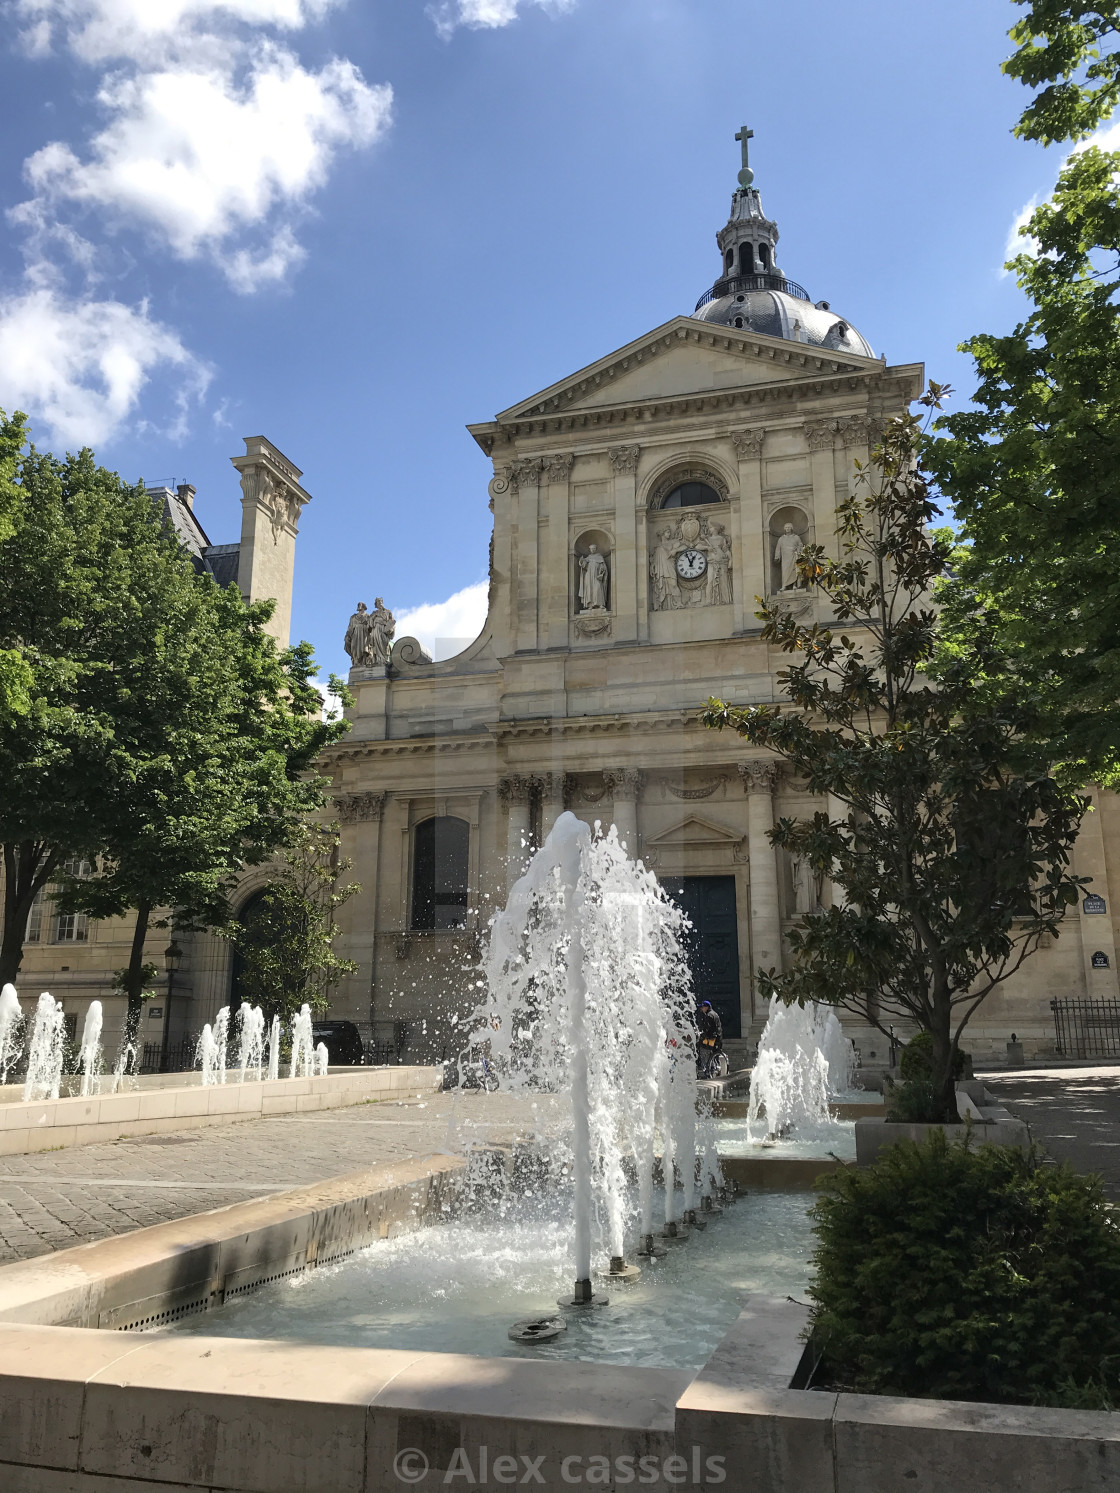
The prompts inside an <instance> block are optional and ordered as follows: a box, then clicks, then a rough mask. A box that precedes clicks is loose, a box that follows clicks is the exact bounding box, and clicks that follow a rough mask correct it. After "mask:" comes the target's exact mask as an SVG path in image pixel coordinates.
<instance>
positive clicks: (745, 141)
mask: <svg viewBox="0 0 1120 1493" xmlns="http://www.w3.org/2000/svg"><path fill="white" fill-rule="evenodd" d="M735 138H736V140H738V141H739V142H740V144H741V145H742V147H743V169H742V171H740V172H739V185H740V186H741V187H749V186H750V184H751V182H752V181H754V172H753V171H752V170H751V163H750V159H749V149H750V141H752V140H753V139H754V130H748V129H747V127H746V125H743V127H742V129H741V130H740V131H739V133H738V134H737V135H736V136H735Z"/></svg>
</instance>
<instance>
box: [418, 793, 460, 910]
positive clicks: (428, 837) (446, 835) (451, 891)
mask: <svg viewBox="0 0 1120 1493" xmlns="http://www.w3.org/2000/svg"><path fill="white" fill-rule="evenodd" d="M470 833H471V831H470V826H469V825H468V824H467V822H466V820H464V819H453V818H451V817H450V816H446V815H445V816H442V817H439V818H435V819H425V820H423V821H422V822H421V823H420V824H418V825H417V826H416V829H415V832H414V838H413V846H412V926H413V927H414V928H416V929H419V930H424V929H432V928H461V927H462V926H463V924H464V923H465V922H466V920H467V878H468V850H469V846H470Z"/></svg>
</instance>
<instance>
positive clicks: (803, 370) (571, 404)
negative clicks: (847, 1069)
mask: <svg viewBox="0 0 1120 1493" xmlns="http://www.w3.org/2000/svg"><path fill="white" fill-rule="evenodd" d="M882 367H883V364H882V362H881V361H880V360H879V359H878V358H861V357H856V356H854V355H849V354H845V355H844V356H842V357H841V356H838V355H837V354H835V353H832V352H830V351H828V350H827V349H822V348H819V347H812V346H810V345H808V344H803V343H799V342H790V341H787V340H785V339H784V338H781V337H762V336H759V335H758V334H757V333H755V332H741V331H738V330H736V329H735V328H733V327H721V326H714V325H709V323H707V322H702V321H697V320H696V319H695V317H691V316H677V317H674V319H673V320H672V321H668V322H666V323H665V325H664V326H661V327H657V328H656V329H655V330H654V331H652V332H648V333H647V334H646V335H645V336H644V337H639V338H638V339H637V341H635V342H631V343H628V344H627V345H626V346H625V347H622V348H620V349H619V350H618V351H617V352H614V353H610V354H609V355H608V356H607V357H605V358H600V359H599V361H598V362H597V363H592V364H591V365H590V366H589V367H587V368H581V369H580V371H579V372H578V373H574V374H572V375H571V377H570V378H566V379H562V380H561V381H560V382H559V383H557V384H553V385H552V386H551V387H550V388H548V389H543V390H541V392H540V393H539V394H534V395H533V396H532V397H531V398H529V399H524V400H522V401H520V403H518V404H515V405H512V406H511V407H510V408H509V409H508V410H503V412H502V413H501V414H500V415H499V416H498V420H499V422H500V423H504V422H507V421H511V420H527V419H534V418H537V419H539V418H540V417H542V416H543V417H545V418H548V417H549V416H554V415H558V414H563V413H565V412H566V411H568V410H580V411H587V410H594V409H606V408H614V407H617V406H619V405H630V404H643V403H646V402H648V401H650V400H658V399H682V398H690V397H693V398H698V397H703V396H706V395H712V394H718V393H721V392H728V391H731V390H734V389H742V388H753V387H762V386H764V385H767V384H769V385H774V384H790V383H801V382H813V381H820V380H821V379H833V378H837V377H843V376H851V375H853V374H863V373H868V372H878V371H880V370H881V369H882Z"/></svg>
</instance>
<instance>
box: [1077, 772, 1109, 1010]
mask: <svg viewBox="0 0 1120 1493" xmlns="http://www.w3.org/2000/svg"><path fill="white" fill-rule="evenodd" d="M1084 791H1085V793H1086V794H1087V796H1088V797H1089V798H1090V799H1091V800H1092V804H1093V807H1092V809H1091V810H1090V812H1089V813H1087V814H1086V815H1085V817H1084V818H1083V819H1082V821H1081V828H1080V829H1079V830H1078V833H1077V841H1076V843H1075V845H1074V850H1073V869H1074V872H1075V874H1076V875H1078V876H1091V877H1092V878H1093V879H1092V881H1091V882H1090V883H1089V885H1088V886H1087V887H1083V888H1082V889H1081V893H1080V896H1079V898H1078V903H1077V917H1078V923H1079V926H1080V933H1081V958H1082V963H1083V966H1084V970H1085V993H1086V995H1088V996H1089V997H1090V999H1092V1000H1116V999H1117V997H1118V996H1120V989H1118V988H1117V970H1116V944H1115V939H1114V936H1113V931H1112V906H1111V897H1112V894H1113V888H1111V887H1110V886H1109V884H1108V866H1107V863H1106V861H1105V854H1104V834H1103V830H1102V825H1101V811H1100V799H1101V790H1100V789H1099V788H1098V787H1096V786H1095V785H1092V786H1090V787H1089V788H1087V789H1085V790H1084ZM1093 894H1096V895H1097V896H1099V897H1103V898H1104V899H1105V909H1106V910H1105V911H1104V912H1103V913H1099V912H1089V913H1087V912H1086V911H1085V898H1086V897H1088V896H1092V895H1093ZM1097 953H1100V954H1104V955H1105V957H1106V958H1107V959H1108V968H1107V969H1104V968H1101V969H1094V968H1093V955H1094V954H1097Z"/></svg>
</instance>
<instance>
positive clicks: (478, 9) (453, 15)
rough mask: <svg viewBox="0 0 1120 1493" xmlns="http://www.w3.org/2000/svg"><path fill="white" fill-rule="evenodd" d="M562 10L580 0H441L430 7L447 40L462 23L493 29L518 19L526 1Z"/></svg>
mask: <svg viewBox="0 0 1120 1493" xmlns="http://www.w3.org/2000/svg"><path fill="white" fill-rule="evenodd" d="M523 3H524V4H532V5H536V6H538V7H539V8H540V9H541V10H547V11H551V12H553V13H554V14H562V13H563V12H564V11H568V10H572V9H573V8H574V6H575V4H576V0H437V3H435V4H433V5H430V6H429V7H428V14H429V15H430V16H431V18H432V20H433V21H434V23H435V28H436V30H437V31H438V32H439V34H440V36H441V37H443V39H444V40H445V41H446V40H447V39H448V37H450V36H452V35H453V34H454V33H455V32H456V31H457V30H458V28H459V27H460V26H466V27H468V28H469V29H470V30H472V31H493V30H496V29H497V28H498V27H500V26H508V25H509V24H510V23H511V22H512V21H516V20H517V16H518V11H519V9H520V7H521V5H522V4H523Z"/></svg>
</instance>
